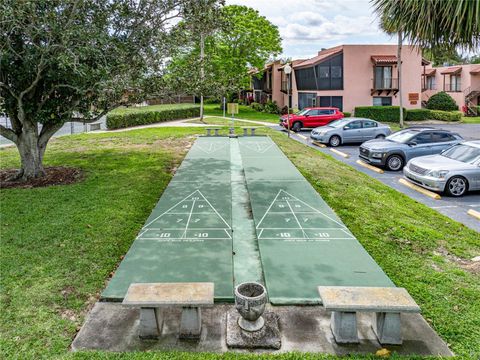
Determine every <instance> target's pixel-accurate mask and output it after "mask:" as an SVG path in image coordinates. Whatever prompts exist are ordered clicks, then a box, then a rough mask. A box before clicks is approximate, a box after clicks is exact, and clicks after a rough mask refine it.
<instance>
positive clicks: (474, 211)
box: [467, 209, 480, 220]
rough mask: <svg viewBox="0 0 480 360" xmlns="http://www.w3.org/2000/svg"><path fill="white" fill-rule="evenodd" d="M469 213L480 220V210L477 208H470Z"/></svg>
mask: <svg viewBox="0 0 480 360" xmlns="http://www.w3.org/2000/svg"><path fill="white" fill-rule="evenodd" d="M467 214H468V215H470V216H473V217H474V218H477V219H478V220H480V212H478V211H476V210H473V209H470V210H468V211H467Z"/></svg>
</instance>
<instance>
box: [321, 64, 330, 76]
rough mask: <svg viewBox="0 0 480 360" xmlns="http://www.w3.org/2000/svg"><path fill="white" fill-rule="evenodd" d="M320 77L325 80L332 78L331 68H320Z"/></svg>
mask: <svg viewBox="0 0 480 360" xmlns="http://www.w3.org/2000/svg"><path fill="white" fill-rule="evenodd" d="M318 77H319V78H323V79H328V78H329V77H330V67H329V66H319V67H318Z"/></svg>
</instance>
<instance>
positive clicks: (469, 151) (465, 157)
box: [442, 144, 480, 164]
mask: <svg viewBox="0 0 480 360" xmlns="http://www.w3.org/2000/svg"><path fill="white" fill-rule="evenodd" d="M442 156H445V157H446V158H449V159H453V160H457V161H461V162H464V163H468V164H475V163H476V162H478V161H480V149H479V148H477V147H474V146H469V145H463V144H458V145H454V146H452V147H451V148H449V149H447V150H445V151H444V152H443V153H442Z"/></svg>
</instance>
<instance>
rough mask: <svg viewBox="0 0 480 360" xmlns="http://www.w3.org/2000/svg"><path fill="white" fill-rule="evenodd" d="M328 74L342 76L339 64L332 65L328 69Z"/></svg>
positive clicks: (334, 76) (333, 76) (335, 76)
mask: <svg viewBox="0 0 480 360" xmlns="http://www.w3.org/2000/svg"><path fill="white" fill-rule="evenodd" d="M330 74H331V76H332V78H341V77H342V67H341V66H332V67H331V69H330Z"/></svg>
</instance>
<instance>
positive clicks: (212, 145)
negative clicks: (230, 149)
mask: <svg viewBox="0 0 480 360" xmlns="http://www.w3.org/2000/svg"><path fill="white" fill-rule="evenodd" d="M226 146H227V144H226V143H224V142H222V143H217V142H209V143H208V144H207V145H203V144H200V143H199V144H197V147H198V149H200V150H202V151H203V152H204V153H206V154H213V153H214V152H216V151H218V150H220V149H223V148H225V147H226Z"/></svg>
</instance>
